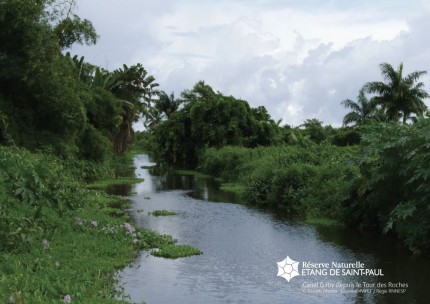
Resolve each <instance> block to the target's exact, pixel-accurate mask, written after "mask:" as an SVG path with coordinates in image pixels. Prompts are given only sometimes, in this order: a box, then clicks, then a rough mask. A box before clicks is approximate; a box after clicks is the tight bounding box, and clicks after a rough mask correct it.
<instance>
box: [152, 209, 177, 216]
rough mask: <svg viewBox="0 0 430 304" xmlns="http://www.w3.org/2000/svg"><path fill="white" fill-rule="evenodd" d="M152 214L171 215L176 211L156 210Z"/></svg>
mask: <svg viewBox="0 0 430 304" xmlns="http://www.w3.org/2000/svg"><path fill="white" fill-rule="evenodd" d="M151 214H152V215H153V216H169V215H176V212H174V211H168V210H155V211H153V212H152V213H151Z"/></svg>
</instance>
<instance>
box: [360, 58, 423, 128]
mask: <svg viewBox="0 0 430 304" xmlns="http://www.w3.org/2000/svg"><path fill="white" fill-rule="evenodd" d="M379 67H380V68H381V74H382V76H383V77H384V80H385V82H379V81H374V82H368V83H366V84H365V85H364V90H366V91H367V92H368V93H375V94H376V96H374V97H372V100H371V102H372V103H373V104H375V105H378V106H380V107H381V110H382V111H383V113H384V116H385V117H386V119H387V120H390V121H395V122H398V121H399V120H400V119H401V120H402V121H403V123H406V121H407V120H409V119H412V120H415V119H416V118H417V117H423V114H424V111H426V110H427V106H426V105H425V103H424V101H423V99H425V98H428V97H430V95H429V94H428V93H427V92H426V91H425V90H424V83H423V82H419V78H420V77H421V76H423V75H425V74H427V71H415V72H412V73H411V74H409V75H407V76H405V77H404V76H403V63H401V64H400V65H399V67H398V68H397V70H395V69H394V68H393V67H392V66H391V65H390V64H388V63H381V64H380V65H379Z"/></svg>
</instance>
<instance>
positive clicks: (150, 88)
mask: <svg viewBox="0 0 430 304" xmlns="http://www.w3.org/2000/svg"><path fill="white" fill-rule="evenodd" d="M113 77H114V81H113V82H112V83H111V85H110V86H109V90H110V91H111V92H112V93H113V95H114V96H115V97H117V98H119V99H120V100H122V101H123V103H122V105H123V114H122V123H121V125H120V128H119V131H118V132H117V133H116V134H114V135H113V138H112V141H113V144H114V149H115V151H116V152H117V153H118V154H122V153H124V151H125V150H127V148H128V147H129V145H130V144H131V129H132V124H133V122H135V121H137V120H138V119H139V118H140V117H141V115H142V113H145V112H147V111H148V110H147V109H148V108H150V107H151V102H152V101H153V96H154V95H156V94H157V93H158V92H157V91H156V89H155V88H156V87H157V86H158V83H156V82H155V78H154V76H152V75H148V72H147V71H146V70H145V68H144V67H143V66H142V65H141V64H136V65H133V66H131V67H128V66H127V65H124V66H123V68H122V69H117V70H115V71H114V72H113Z"/></svg>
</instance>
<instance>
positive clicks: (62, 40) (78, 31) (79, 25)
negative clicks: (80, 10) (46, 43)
mask: <svg viewBox="0 0 430 304" xmlns="http://www.w3.org/2000/svg"><path fill="white" fill-rule="evenodd" d="M54 32H55V34H56V35H57V37H58V41H59V45H60V47H61V48H62V49H67V48H70V47H71V46H72V45H73V44H75V43H78V44H84V43H85V44H86V45H91V44H96V42H97V38H98V37H97V34H96V30H95V29H94V26H93V25H92V23H91V21H89V20H87V19H84V20H82V19H81V18H79V16H77V15H73V17H66V18H65V19H64V20H62V21H61V22H59V23H58V24H57V25H56V26H55V29H54Z"/></svg>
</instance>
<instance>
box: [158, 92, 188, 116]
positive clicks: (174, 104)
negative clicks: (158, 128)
mask: <svg viewBox="0 0 430 304" xmlns="http://www.w3.org/2000/svg"><path fill="white" fill-rule="evenodd" d="M158 96H159V99H158V100H157V101H155V108H156V109H157V110H159V111H160V112H161V113H162V114H164V116H165V117H166V118H167V119H169V117H170V115H172V114H173V113H175V112H176V111H177V110H178V109H179V106H180V105H181V103H182V100H180V99H175V94H174V93H173V92H172V93H170V95H167V93H166V92H164V91H161V92H160V93H159V94H158Z"/></svg>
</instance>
